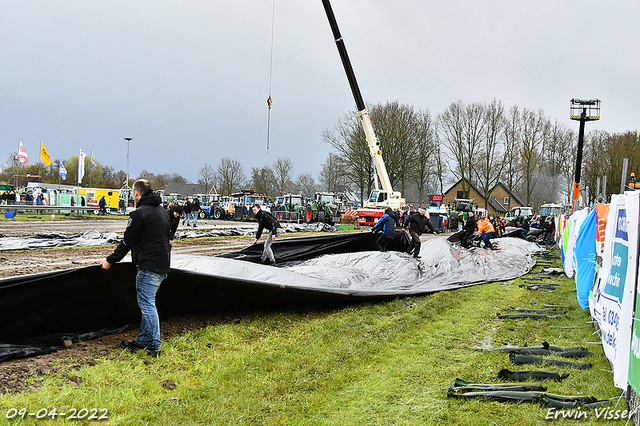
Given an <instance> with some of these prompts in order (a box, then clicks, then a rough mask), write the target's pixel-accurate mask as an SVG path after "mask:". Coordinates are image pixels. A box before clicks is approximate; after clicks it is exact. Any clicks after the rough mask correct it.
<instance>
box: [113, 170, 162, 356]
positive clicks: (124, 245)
mask: <svg viewBox="0 0 640 426" xmlns="http://www.w3.org/2000/svg"><path fill="white" fill-rule="evenodd" d="M133 199H134V200H135V202H136V206H137V208H136V210H135V211H134V212H133V213H131V216H130V217H129V221H128V222H127V229H126V230H125V231H124V239H123V240H122V242H121V243H120V244H118V247H116V249H115V250H114V251H113V254H111V255H110V256H108V257H107V259H106V260H103V261H102V263H101V265H102V268H103V269H109V268H111V265H113V264H114V263H116V262H119V261H120V260H122V258H124V257H125V255H126V254H127V253H128V252H129V251H131V258H132V259H133V263H134V264H135V265H136V267H137V268H138V273H137V275H136V292H137V295H138V306H139V307H140V311H141V312H142V322H141V324H140V332H139V333H138V337H137V338H136V340H135V341H133V342H129V341H127V340H124V341H123V342H122V346H123V347H125V348H127V349H129V350H131V351H132V352H138V351H140V350H145V351H146V352H147V353H148V354H149V355H151V356H158V355H159V354H160V320H159V318H158V310H157V309H156V293H157V292H158V289H159V288H160V283H162V281H163V280H164V279H165V278H166V277H167V274H168V273H169V263H170V253H171V252H170V250H171V249H170V243H169V215H168V214H167V211H166V210H165V209H164V208H162V206H161V204H162V200H161V199H160V196H159V195H158V194H154V193H153V192H152V191H151V185H149V181H147V180H145V179H139V180H137V181H136V182H135V183H134V184H133Z"/></svg>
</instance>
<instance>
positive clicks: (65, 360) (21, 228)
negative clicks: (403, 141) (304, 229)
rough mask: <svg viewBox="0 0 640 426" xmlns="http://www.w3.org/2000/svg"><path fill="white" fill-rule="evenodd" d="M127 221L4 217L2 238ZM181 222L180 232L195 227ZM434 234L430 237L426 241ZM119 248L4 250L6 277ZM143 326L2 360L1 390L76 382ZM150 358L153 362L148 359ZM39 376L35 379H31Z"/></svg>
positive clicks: (182, 248)
mask: <svg viewBox="0 0 640 426" xmlns="http://www.w3.org/2000/svg"><path fill="white" fill-rule="evenodd" d="M125 226H126V222H125V221H124V220H122V219H104V218H80V219H75V220H64V221H62V220H60V221H58V220H54V221H37V222H36V221H0V238H1V237H3V236H6V237H18V236H32V235H36V234H42V233H60V234H65V235H76V234H82V233H84V232H86V231H90V230H97V231H99V232H102V233H110V232H118V233H121V232H123V231H124V227H125ZM230 227H244V228H253V229H257V225H256V224H255V223H238V222H222V221H213V220H200V221H198V228H197V229H202V230H207V229H212V228H230ZM192 229H193V228H191V227H186V226H183V225H180V228H179V230H178V231H179V232H180V231H187V230H192ZM296 236H297V235H296V234H284V235H282V238H291V237H296ZM426 238H429V237H427V236H424V237H423V239H426ZM253 240H254V237H252V236H248V237H218V238H202V239H184V240H176V241H174V242H173V249H172V252H173V253H180V254H184V253H188V254H200V255H205V256H212V255H216V254H219V253H225V252H230V251H237V250H241V249H242V248H244V247H247V246H248V245H250V244H251V243H252V242H253ZM114 247H115V246H102V247H82V248H63V249H46V250H28V251H2V252H0V278H7V277H13V276H17V275H25V274H34V273H40V272H47V271H53V270H59V269H68V268H75V267H82V266H89V265H92V264H95V265H97V264H99V263H100V261H102V259H104V258H105V257H106V256H107V255H109V254H110V253H111V252H112V251H113V249H114ZM242 318H243V315H242V314H235V315H234V316H233V317H229V316H220V315H211V316H206V317H203V316H197V317H184V318H170V319H163V320H162V322H161V332H162V338H163V339H166V338H168V337H170V336H175V335H182V334H184V333H186V332H188V331H192V330H197V329H200V328H202V327H205V326H208V325H213V324H218V323H220V322H236V321H242ZM137 332H138V330H137V329H136V330H131V331H128V332H125V333H122V334H117V335H111V336H105V337H102V338H99V339H94V340H89V341H85V342H79V343H75V344H72V345H71V346H69V347H68V348H67V349H65V350H61V351H58V352H54V353H52V354H47V355H41V356H36V357H31V358H26V359H19V360H10V361H5V362H3V363H0V394H1V393H6V392H22V391H25V390H27V389H28V388H29V387H34V386H36V387H37V386H38V383H39V382H40V381H41V380H42V379H41V378H40V376H42V375H47V374H50V373H53V372H58V371H63V372H64V374H66V376H67V377H68V378H69V380H70V381H74V380H78V378H77V377H75V376H74V375H73V370H75V369H79V368H80V367H81V366H83V365H95V364H97V363H98V362H99V361H98V360H99V359H100V358H102V357H105V356H106V357H108V358H117V357H120V356H126V355H123V352H122V349H120V348H119V345H120V342H121V341H122V340H123V339H127V340H133V339H135V336H136V335H137ZM145 362H153V361H151V360H145ZM30 379H33V380H30Z"/></svg>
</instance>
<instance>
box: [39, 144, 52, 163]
mask: <svg viewBox="0 0 640 426" xmlns="http://www.w3.org/2000/svg"><path fill="white" fill-rule="evenodd" d="M40 161H44V165H45V166H49V165H51V157H49V153H48V152H47V148H45V147H44V144H43V143H42V142H40Z"/></svg>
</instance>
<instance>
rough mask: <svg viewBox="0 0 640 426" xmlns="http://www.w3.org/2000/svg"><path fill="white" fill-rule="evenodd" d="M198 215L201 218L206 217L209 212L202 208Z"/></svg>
mask: <svg viewBox="0 0 640 426" xmlns="http://www.w3.org/2000/svg"><path fill="white" fill-rule="evenodd" d="M198 217H199V218H200V219H204V218H205V217H207V212H205V211H204V210H202V211H201V212H200V213H199V214H198Z"/></svg>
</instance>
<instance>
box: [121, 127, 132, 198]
mask: <svg viewBox="0 0 640 426" xmlns="http://www.w3.org/2000/svg"><path fill="white" fill-rule="evenodd" d="M123 139H124V140H125V141H127V182H126V186H125V189H129V142H131V140H132V139H133V138H127V137H125V138H123Z"/></svg>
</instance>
